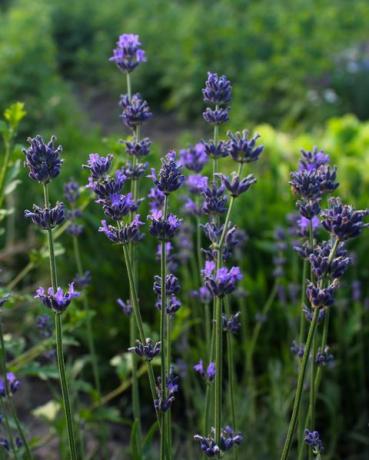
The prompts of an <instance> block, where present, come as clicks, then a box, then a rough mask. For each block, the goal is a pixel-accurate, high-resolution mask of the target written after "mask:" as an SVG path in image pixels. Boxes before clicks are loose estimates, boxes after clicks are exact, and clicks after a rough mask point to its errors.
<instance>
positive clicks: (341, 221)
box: [322, 198, 369, 241]
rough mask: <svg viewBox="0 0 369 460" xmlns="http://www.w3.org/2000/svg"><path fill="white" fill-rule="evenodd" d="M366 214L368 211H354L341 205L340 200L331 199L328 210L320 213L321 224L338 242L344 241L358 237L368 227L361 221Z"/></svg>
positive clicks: (350, 207)
mask: <svg viewBox="0 0 369 460" xmlns="http://www.w3.org/2000/svg"><path fill="white" fill-rule="evenodd" d="M368 214H369V210H368V209H365V210H356V209H354V208H353V207H352V206H350V205H347V204H343V203H342V201H341V199H340V198H331V199H330V200H329V208H328V209H327V210H325V211H323V212H322V215H323V221H322V224H323V227H324V228H325V229H326V230H327V231H328V232H330V233H331V234H332V235H334V236H335V237H336V238H338V239H339V240H340V241H345V240H348V239H350V238H355V237H356V236H359V235H360V233H361V232H362V230H363V229H364V228H366V227H368V226H369V224H366V223H364V221H363V219H364V217H366V216H367V215H368Z"/></svg>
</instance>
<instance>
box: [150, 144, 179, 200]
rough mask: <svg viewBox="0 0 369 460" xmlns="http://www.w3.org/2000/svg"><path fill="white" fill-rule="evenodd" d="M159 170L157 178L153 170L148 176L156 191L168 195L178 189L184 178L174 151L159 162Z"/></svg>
mask: <svg viewBox="0 0 369 460" xmlns="http://www.w3.org/2000/svg"><path fill="white" fill-rule="evenodd" d="M161 163H162V164H161V168H160V170H159V174H158V176H157V175H156V173H155V170H154V169H152V170H151V175H150V176H149V177H150V178H151V179H152V180H153V182H154V184H155V185H156V186H157V187H158V189H159V190H160V191H161V192H163V193H165V194H166V195H168V194H169V193H170V192H174V191H175V190H177V189H179V187H181V185H182V184H183V182H184V180H185V177H184V176H183V175H182V166H181V165H180V164H179V163H178V162H177V161H176V153H175V152H174V151H171V152H168V153H167V154H166V155H165V157H164V158H162V160H161Z"/></svg>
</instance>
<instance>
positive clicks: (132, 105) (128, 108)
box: [119, 93, 152, 128]
mask: <svg viewBox="0 0 369 460" xmlns="http://www.w3.org/2000/svg"><path fill="white" fill-rule="evenodd" d="M119 105H120V106H121V107H122V109H123V112H122V115H121V118H122V120H123V123H124V124H125V125H126V126H127V127H128V128H135V127H136V126H138V125H140V124H142V123H143V122H145V121H147V120H149V119H150V118H151V117H152V113H151V112H150V107H149V104H148V103H147V102H146V101H145V100H144V99H143V97H142V96H141V94H139V93H136V94H134V95H133V96H132V97H131V98H129V97H128V95H127V94H125V95H123V96H122V97H121V99H120V101H119Z"/></svg>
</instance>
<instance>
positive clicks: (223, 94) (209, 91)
mask: <svg viewBox="0 0 369 460" xmlns="http://www.w3.org/2000/svg"><path fill="white" fill-rule="evenodd" d="M202 94H203V96H204V102H206V103H208V104H213V105H227V104H229V103H230V102H231V99H232V86H231V82H230V81H229V80H228V78H227V77H226V76H225V75H221V76H218V74H217V73H212V72H208V79H207V80H206V82H205V88H204V89H203V90H202Z"/></svg>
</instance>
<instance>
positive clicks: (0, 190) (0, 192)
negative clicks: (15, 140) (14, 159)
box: [0, 141, 11, 207]
mask: <svg viewBox="0 0 369 460" xmlns="http://www.w3.org/2000/svg"><path fill="white" fill-rule="evenodd" d="M4 147H5V156H4V162H3V164H2V167H1V171H0V207H1V206H2V204H3V201H4V188H5V187H4V182H5V176H6V172H7V169H8V164H9V160H10V152H11V146H10V141H4Z"/></svg>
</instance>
